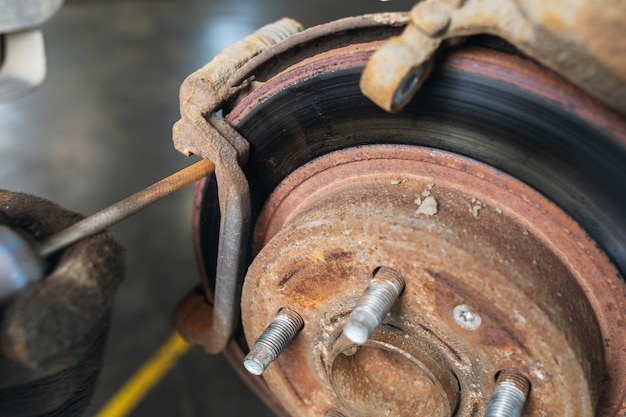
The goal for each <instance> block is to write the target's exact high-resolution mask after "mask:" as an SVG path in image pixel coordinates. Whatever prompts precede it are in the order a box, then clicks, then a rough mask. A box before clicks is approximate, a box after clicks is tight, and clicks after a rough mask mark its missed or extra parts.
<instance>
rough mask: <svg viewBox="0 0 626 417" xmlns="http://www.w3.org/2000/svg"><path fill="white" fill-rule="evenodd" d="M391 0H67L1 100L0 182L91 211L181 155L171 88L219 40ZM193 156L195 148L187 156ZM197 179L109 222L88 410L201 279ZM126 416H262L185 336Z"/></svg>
mask: <svg viewBox="0 0 626 417" xmlns="http://www.w3.org/2000/svg"><path fill="white" fill-rule="evenodd" d="M414 2H415V1H414V0H413V1H406V0H402V1H401V0H391V1H387V2H380V1H378V0H321V1H319V0H316V1H313V0H307V1H297V2H296V1H293V0H290V1H287V0H264V1H256V2H255V1H250V0H249V1H243V0H204V1H195V0H194V1H192V0H176V1H174V0H172V1H154V0H144V1H123V0H117V1H112V0H107V1H104V0H102V1H97V0H66V2H65V4H64V6H63V7H62V9H61V10H60V12H59V13H58V14H56V15H55V16H54V17H53V18H52V19H51V20H49V21H48V22H46V23H45V24H44V26H43V32H44V36H45V40H46V53H47V58H48V75H47V79H46V81H45V82H44V84H43V86H42V87H41V88H39V89H38V90H36V91H35V92H34V93H32V94H30V95H29V96H27V97H24V98H21V99H18V100H16V101H13V102H8V103H0V188H5V189H10V190H15V191H21V192H26V193H32V194H36V195H39V196H42V197H46V198H48V199H51V200H53V201H55V202H57V203H59V204H61V205H62V206H64V207H66V208H68V209H72V210H75V211H78V212H81V213H83V214H90V213H93V212H95V211H97V210H99V209H101V208H104V207H105V206H107V205H109V204H111V203H113V202H115V201H117V200H119V199H121V198H124V197H126V196H128V195H130V194H132V193H134V192H136V191H138V190H139V189H141V188H144V187H146V186H148V185H150V184H151V183H153V182H155V181H157V180H159V179H161V178H163V177H165V176H167V175H169V174H171V173H173V172H175V171H177V170H179V169H181V168H183V167H185V166H186V165H188V164H189V163H190V162H192V161H191V160H190V159H188V158H186V157H184V156H182V155H180V154H179V153H178V152H176V151H175V150H174V148H173V146H172V143H171V128H172V125H173V123H174V122H175V121H176V120H178V118H179V110H178V88H179V86H180V84H181V82H182V81H183V80H184V78H185V77H186V76H187V75H188V74H190V73H192V72H193V71H195V70H196V69H197V68H199V67H201V66H202V65H204V64H205V63H206V62H208V61H209V60H210V59H211V58H212V57H213V56H214V55H215V54H216V53H217V52H219V51H220V50H221V49H223V48H224V47H226V46H228V45H229V44H232V43H234V42H236V41H238V40H240V39H241V38H243V37H245V36H246V35H248V34H250V33H252V32H253V31H254V30H256V29H257V28H259V27H260V26H263V25H265V24H267V23H270V22H272V21H274V20H277V19H279V18H281V17H284V16H288V17H292V18H294V19H296V20H298V21H300V22H301V23H302V24H303V25H304V26H305V27H310V26H313V25H316V24H321V23H325V22H328V21H331V20H334V19H338V18H341V17H347V16H354V15H359V14H364V13H370V12H379V11H408V10H409V9H410V8H411V6H412V5H413V3H414ZM194 160H195V159H194ZM192 188H193V187H190V188H189V189H186V190H184V191H182V192H180V193H178V194H176V195H175V196H173V197H170V198H169V199H166V200H164V201H162V202H160V203H157V204H156V205H154V206H152V207H150V208H148V209H146V210H145V211H143V212H141V213H139V214H137V215H135V216H134V217H132V218H130V219H128V220H126V221H124V222H123V223H121V224H119V225H117V226H115V227H114V228H113V229H112V230H113V231H114V232H115V234H116V235H117V237H118V239H119V240H120V242H121V243H122V245H123V246H124V247H125V248H126V251H127V257H126V259H127V276H126V281H125V283H124V284H123V285H122V286H121V287H120V288H119V291H118V294H117V298H116V302H115V308H114V317H113V322H112V327H111V331H110V335H109V341H108V346H107V353H106V356H105V361H104V367H103V370H102V375H101V377H100V381H99V384H98V388H97V390H96V393H95V396H94V398H93V401H92V405H91V406H90V408H89V410H88V412H87V414H86V415H87V416H92V415H95V414H96V413H97V411H98V410H99V409H100V408H101V407H102V406H103V404H105V403H106V401H107V400H108V399H109V398H110V397H111V396H112V395H113V394H114V393H115V392H116V391H117V390H118V389H119V388H120V387H121V386H122V384H123V383H124V382H125V381H126V380H127V379H128V378H129V377H130V376H131V375H132V374H133V373H134V372H135V371H136V370H137V369H138V368H139V367H140V366H141V364H142V363H143V362H144V361H146V360H147V359H148V358H149V357H150V356H151V355H152V354H153V353H154V352H155V351H156V350H157V349H158V348H159V346H161V345H162V344H163V343H164V342H165V340H166V339H167V338H168V336H169V335H170V333H171V332H172V329H171V327H170V324H169V320H170V315H171V313H172V311H173V309H174V307H175V306H176V304H177V303H178V301H179V300H180V299H181V298H182V297H183V296H184V295H185V294H186V293H187V292H188V290H189V289H190V288H192V287H193V286H194V285H195V284H196V283H197V282H198V280H199V275H198V273H197V270H196V263H195V260H194V255H193V250H192V243H191V230H190V229H191V208H192V206H191V199H192V192H193V190H192ZM130 415H131V416H181V417H196V416H197V417H201V416H218V415H219V416H252V415H254V416H260V417H262V416H271V415H272V413H271V412H270V411H269V410H267V408H266V407H265V406H264V405H263V404H262V403H261V402H260V401H259V400H257V399H256V397H254V396H253V394H252V393H251V392H250V391H249V389H248V388H247V387H246V386H245V385H244V384H243V382H242V381H241V380H240V379H239V377H238V376H237V375H236V374H235V373H234V371H232V370H231V368H230V367H229V365H228V364H227V363H226V361H225V360H224V359H223V358H222V357H221V356H209V355H206V354H205V353H204V352H203V351H202V349H201V348H199V347H194V348H192V349H191V350H190V351H189V352H188V353H187V354H186V355H185V356H184V357H183V358H182V360H181V361H180V362H179V363H178V365H177V366H176V367H175V368H174V369H173V371H172V372H170V373H169V374H168V375H167V376H166V377H165V378H164V379H163V380H162V381H160V383H159V384H158V385H157V386H156V387H155V388H154V389H153V390H152V391H151V392H150V393H149V394H148V396H147V397H146V398H145V400H144V401H142V402H141V403H140V404H139V406H138V407H137V408H136V409H135V410H134V411H133V412H132V413H131V414H130Z"/></svg>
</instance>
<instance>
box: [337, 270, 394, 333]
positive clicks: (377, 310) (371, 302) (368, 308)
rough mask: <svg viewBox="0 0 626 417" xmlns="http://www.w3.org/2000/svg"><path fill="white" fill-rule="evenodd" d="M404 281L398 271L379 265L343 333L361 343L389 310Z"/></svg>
mask: <svg viewBox="0 0 626 417" xmlns="http://www.w3.org/2000/svg"><path fill="white" fill-rule="evenodd" d="M405 285H406V283H405V280H404V277H402V275H400V273H399V272H397V271H395V270H393V269H391V268H387V267H384V266H383V267H381V268H379V269H378V271H377V272H376V274H375V275H374V278H372V280H371V281H370V283H369V285H368V287H367V289H366V290H365V292H364V293H363V295H362V296H361V298H360V299H359V302H358V303H357V305H356V307H355V308H354V310H352V314H351V315H350V318H349V319H348V323H347V324H346V326H345V327H344V329H343V333H344V334H345V336H346V337H347V338H348V340H350V341H351V342H352V343H356V344H358V345H362V344H363V343H365V342H367V339H369V337H370V335H371V334H372V332H373V331H374V330H376V328H377V327H378V326H380V324H381V323H382V321H383V319H384V318H385V316H387V314H388V313H389V310H391V307H392V306H393V304H394V303H395V302H396V300H397V299H398V297H400V294H402V291H403V290H404V287H405Z"/></svg>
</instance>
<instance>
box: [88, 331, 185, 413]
mask: <svg viewBox="0 0 626 417" xmlns="http://www.w3.org/2000/svg"><path fill="white" fill-rule="evenodd" d="M190 347H191V345H190V344H188V343H187V342H185V341H184V340H183V338H182V337H180V336H179V335H178V333H173V334H172V335H171V336H170V337H169V339H168V340H167V342H165V343H164V344H163V346H161V347H160V348H159V350H158V351H157V352H156V353H155V354H154V355H153V356H152V357H151V358H150V359H149V360H148V361H147V362H145V363H144V364H143V365H142V366H141V368H139V370H138V371H137V372H135V374H133V375H132V376H131V377H130V379H129V380H128V381H126V383H124V385H123V386H122V387H121V388H120V389H119V390H118V391H117V392H116V393H115V395H113V397H112V398H111V399H110V400H109V401H107V403H106V404H105V405H104V407H102V408H101V409H100V411H98V412H97V413H96V415H95V417H125V416H127V415H128V414H129V413H130V412H131V411H133V409H135V407H136V406H137V405H138V404H139V403H140V402H141V400H143V398H144V397H145V396H146V394H147V393H148V392H150V390H151V389H152V388H153V387H154V386H155V385H156V384H158V383H159V381H160V380H161V379H162V378H163V377H164V376H165V375H166V374H167V373H168V372H169V370H170V369H172V368H173V367H174V366H175V365H176V363H177V362H178V359H180V357H181V356H183V355H184V354H185V353H186V352H187V351H188V350H189V348H190Z"/></svg>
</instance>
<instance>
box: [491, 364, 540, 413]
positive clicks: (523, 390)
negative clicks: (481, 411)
mask: <svg viewBox="0 0 626 417" xmlns="http://www.w3.org/2000/svg"><path fill="white" fill-rule="evenodd" d="M529 392H530V382H529V381H528V379H526V377H525V376H524V375H522V374H521V373H519V372H517V371H515V370H506V371H501V372H500V375H499V376H498V381H497V384H496V389H495V390H494V391H493V394H492V395H491V399H490V400H489V404H488V405H487V411H486V412H485V417H520V416H521V415H522V410H523V408H524V404H525V403H526V398H527V397H528V393H529Z"/></svg>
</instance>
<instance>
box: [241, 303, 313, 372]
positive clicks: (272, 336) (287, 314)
mask: <svg viewBox="0 0 626 417" xmlns="http://www.w3.org/2000/svg"><path fill="white" fill-rule="evenodd" d="M303 327H304V320H303V319H302V317H301V316H300V314H298V313H296V312H295V311H293V310H290V309H288V308H283V309H281V310H280V311H279V312H278V315H277V316H276V317H275V318H274V320H272V322H271V323H270V325H269V326H268V327H267V329H265V330H264V331H263V333H262V334H261V336H259V338H258V339H257V340H256V342H254V346H252V349H251V350H250V353H248V354H247V355H246V358H245V359H244V361H243V366H244V367H245V368H246V370H247V371H248V372H250V373H251V374H253V375H261V374H262V373H263V372H264V371H265V370H266V369H267V367H268V366H269V365H270V364H271V363H272V362H274V361H275V360H276V359H278V356H279V355H280V354H281V353H282V351H283V350H284V349H285V348H286V347H287V345H288V344H289V342H291V341H292V340H293V338H294V337H295V336H296V335H297V334H298V332H299V331H300V330H302V328H303Z"/></svg>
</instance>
